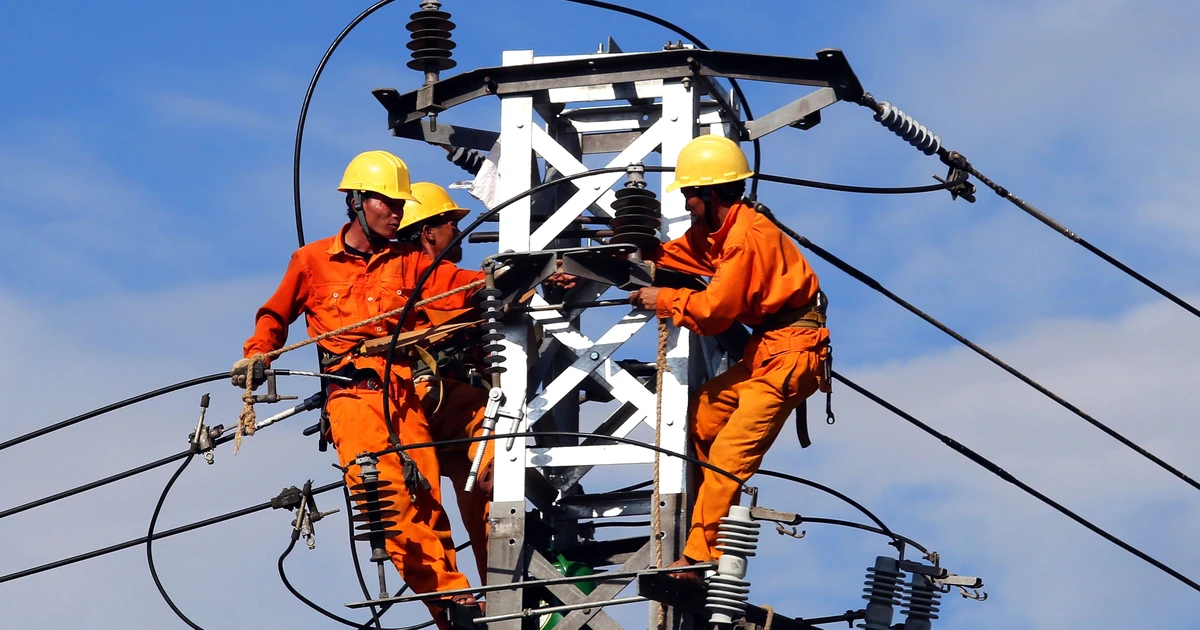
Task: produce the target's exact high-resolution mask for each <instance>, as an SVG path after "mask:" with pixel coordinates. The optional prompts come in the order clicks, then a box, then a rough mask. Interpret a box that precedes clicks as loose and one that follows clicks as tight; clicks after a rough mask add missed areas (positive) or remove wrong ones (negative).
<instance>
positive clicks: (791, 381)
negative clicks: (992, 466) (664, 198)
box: [630, 135, 829, 578]
mask: <svg viewBox="0 0 1200 630" xmlns="http://www.w3.org/2000/svg"><path fill="white" fill-rule="evenodd" d="M753 174H754V173H753V172H752V171H751V170H750V166H749V164H748V163H747V162H746V155H745V154H744V153H742V150H741V149H740V148H739V147H738V145H737V144H736V143H734V142H733V141H732V140H729V139H728V138H725V137H722V136H712V135H708V136H700V137H698V138H696V139H694V140H692V141H691V142H689V143H687V144H686V145H684V147H683V149H682V150H681V151H680V152H679V160H678V162H677V166H676V170H675V181H674V182H673V183H671V184H670V185H669V186H667V191H668V192H670V191H672V190H678V189H682V191H683V195H684V199H685V203H686V205H687V209H688V211H689V212H690V213H691V215H692V226H691V227H690V228H689V229H688V231H687V233H685V234H684V235H683V236H682V237H681V238H677V239H675V240H673V241H670V242H667V243H663V244H662V246H661V249H660V251H659V253H658V255H657V256H656V257H654V258H655V259H656V261H657V263H658V264H659V265H661V266H663V267H667V268H671V269H675V270H678V271H683V272H687V273H692V274H696V275H703V276H710V277H711V280H710V282H709V283H708V286H707V288H705V289H704V290H702V291H699V290H693V289H671V288H657V287H648V288H643V289H639V290H638V291H635V292H633V293H632V294H631V295H630V299H631V301H632V302H633V303H634V304H636V305H640V306H641V307H642V308H645V309H647V310H652V311H654V312H655V313H656V314H657V315H658V317H659V318H663V319H670V320H671V321H673V322H674V323H675V325H676V326H684V327H687V328H688V329H689V330H691V331H693V332H695V333H696V334H698V335H716V334H719V333H722V332H724V331H725V330H727V329H728V328H729V327H730V326H731V325H732V324H733V323H734V322H740V323H742V324H746V325H748V326H750V327H751V329H752V331H753V333H754V334H753V336H752V337H751V338H750V341H749V343H748V344H747V346H746V349H745V352H744V354H743V356H742V358H741V360H740V361H738V362H737V363H736V364H734V365H733V366H732V367H730V368H729V369H728V370H727V371H726V372H724V373H723V374H720V375H719V376H716V377H714V378H712V379H711V380H709V381H708V382H707V383H705V384H704V385H702V386H701V387H700V388H699V391H697V392H696V395H695V396H694V398H693V400H692V404H691V410H690V411H691V414H690V415H691V422H690V424H689V432H690V438H691V440H692V444H693V446H694V447H695V451H696V456H697V457H698V458H699V459H700V460H701V461H704V462H707V463H710V464H712V465H713V466H716V467H718V468H722V469H724V470H727V471H729V472H731V473H733V474H734V475H736V476H737V477H739V478H740V479H742V480H746V479H748V478H750V476H752V475H753V474H754V473H755V472H757V471H758V468H759V466H760V465H761V463H762V459H763V456H764V455H766V452H767V449H768V448H770V446H771V444H772V443H773V442H774V441H775V437H776V436H777V435H778V434H779V430H780V428H781V427H782V426H783V424H784V421H785V420H787V417H788V415H789V414H790V413H791V412H792V411H793V410H795V409H796V407H798V406H799V405H800V404H801V403H803V402H804V400H805V399H806V398H808V397H809V396H810V395H812V394H813V393H814V392H815V391H817V389H818V387H820V388H822V389H825V388H826V385H825V377H824V374H823V368H824V365H823V362H824V361H826V360H827V359H828V356H829V331H828V330H827V329H826V328H825V326H824V319H825V316H824V313H823V311H824V304H823V302H824V296H823V294H821V293H820V286H819V284H818V282H817V276H816V275H815V274H814V273H813V271H812V269H811V268H810V267H809V266H808V262H807V261H805V260H804V257H803V256H801V255H800V251H799V250H798V249H797V248H796V246H795V244H793V243H792V241H791V240H790V239H788V237H787V236H786V235H784V234H783V233H782V232H781V231H780V230H779V228H778V227H776V226H775V224H773V223H772V222H771V221H770V220H769V219H768V218H766V217H764V216H762V215H760V214H759V213H757V212H755V210H754V208H752V207H751V206H749V205H747V203H746V202H744V201H742V195H743V194H744V192H745V189H746V183H745V180H746V179H747V178H749V177H751V176H752V175H753ZM738 501H739V487H738V484H737V483H735V482H733V481H732V480H730V479H728V478H727V477H724V476H722V475H719V474H717V473H715V472H712V471H710V470H708V469H703V470H702V471H701V481H700V485H699V491H698V493H697V495H696V505H695V507H694V508H693V510H692V522H691V528H690V530H689V532H688V538H687V545H686V546H685V547H684V550H683V557H682V558H680V559H679V560H677V561H676V562H675V563H673V564H672V565H671V566H676V567H678V566H687V565H691V564H694V563H696V562H708V561H710V560H713V559H714V557H716V556H719V555H720V552H718V551H717V550H716V547H717V528H718V526H719V525H720V519H721V517H723V516H726V515H728V513H729V508H730V507H731V506H732V505H734V504H735V503H737V502H738ZM680 575H681V576H691V577H693V578H695V577H698V576H695V575H694V574H691V573H683V574H680Z"/></svg>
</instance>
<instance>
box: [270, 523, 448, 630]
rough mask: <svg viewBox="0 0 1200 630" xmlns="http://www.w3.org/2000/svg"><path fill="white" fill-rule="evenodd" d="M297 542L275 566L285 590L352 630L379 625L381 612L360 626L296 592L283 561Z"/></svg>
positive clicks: (416, 628) (413, 627) (409, 628)
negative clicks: (352, 629)
mask: <svg viewBox="0 0 1200 630" xmlns="http://www.w3.org/2000/svg"><path fill="white" fill-rule="evenodd" d="M297 540H299V536H296V535H293V536H292V537H291V540H290V541H289V542H288V546H287V549H284V550H283V553H282V554H280V556H279V561H278V562H277V563H276V565H275V566H276V567H277V568H278V569H279V579H280V580H282V581H283V586H284V588H286V589H287V590H288V592H289V593H291V594H292V596H293V597H295V598H296V599H298V600H300V601H301V602H303V603H304V605H306V606H308V607H309V608H311V609H313V610H315V611H317V612H318V613H321V614H322V615H324V616H325V617H327V618H328V619H331V620H333V621H336V622H338V623H340V624H342V625H344V626H350V627H351V628H356V629H357V630H366V629H367V628H369V627H370V626H371V624H373V623H374V624H376V625H378V623H379V614H383V613H382V612H380V613H379V614H373V615H372V616H371V618H370V619H368V620H367V622H366V623H361V624H360V623H358V622H357V621H351V620H349V619H346V618H345V617H342V616H340V615H337V614H335V613H333V612H330V611H329V610H327V609H325V608H323V607H321V606H320V605H318V604H317V603H316V602H313V601H312V600H311V599H309V598H307V597H305V596H304V594H303V593H301V592H300V591H298V590H296V587H295V586H292V582H291V581H290V580H288V576H287V572H286V571H284V570H283V561H284V560H285V559H286V558H287V557H288V554H290V553H292V549H294V548H295V547H296V541H297ZM407 588H408V585H407V584H405V585H404V589H407ZM404 589H401V591H400V593H397V594H396V595H395V596H396V597H399V596H400V594H401V593H403V592H404ZM372 608H374V607H372ZM384 610H387V609H386V608H385V609H384ZM434 623H435V621H434V620H433V619H430V620H429V621H426V622H424V623H418V624H415V625H411V626H405V627H402V628H384V629H383V630H420V629H421V628H428V627H429V626H432V625H433V624H434Z"/></svg>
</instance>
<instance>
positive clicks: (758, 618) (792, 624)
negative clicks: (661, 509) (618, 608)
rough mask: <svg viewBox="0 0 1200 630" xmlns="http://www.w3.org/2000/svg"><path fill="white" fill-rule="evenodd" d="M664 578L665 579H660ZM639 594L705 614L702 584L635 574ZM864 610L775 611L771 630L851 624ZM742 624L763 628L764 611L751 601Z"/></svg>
mask: <svg viewBox="0 0 1200 630" xmlns="http://www.w3.org/2000/svg"><path fill="white" fill-rule="evenodd" d="M663 578H665V579H663ZM638 594H639V595H641V596H643V597H646V598H648V599H652V600H654V601H656V602H659V603H662V604H666V605H668V606H674V607H677V608H679V609H680V610H684V611H687V612H690V613H692V614H694V615H699V616H701V617H703V616H706V615H707V614H708V613H707V611H706V610H705V608H704V598H705V594H706V591H705V589H704V587H703V586H698V585H692V584H689V583H686V582H684V581H683V580H678V579H675V578H671V577H667V576H659V575H653V574H645V575H642V576H639V577H638ZM865 612H866V611H864V610H861V609H860V610H847V611H846V612H845V613H843V614H840V615H830V616H827V617H812V618H807V619H806V618H801V617H788V616H787V615H783V614H780V613H778V612H776V613H775V614H774V616H773V617H772V619H771V627H772V628H773V629H774V630H820V628H818V627H817V626H820V625H823V624H827V623H838V622H845V623H851V622H854V621H857V620H859V619H863V618H864V617H865V616H866V615H865ZM745 623H747V624H750V625H753V626H758V627H759V628H762V627H765V626H766V623H767V611H766V609H765V608H761V607H759V606H755V605H753V604H747V605H746V616H745Z"/></svg>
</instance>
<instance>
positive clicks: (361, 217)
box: [351, 190, 387, 245]
mask: <svg viewBox="0 0 1200 630" xmlns="http://www.w3.org/2000/svg"><path fill="white" fill-rule="evenodd" d="M351 196H352V197H353V201H352V203H353V204H354V216H356V217H358V226H359V227H360V228H362V231H363V236H366V237H367V240H368V241H370V243H371V244H372V245H381V244H384V243H386V242H387V239H386V238H384V237H382V236H380V235H378V234H376V233H374V232H372V231H371V227H370V226H369V225H367V212H366V210H364V209H363V195H362V191H361V190H355V191H352V193H351Z"/></svg>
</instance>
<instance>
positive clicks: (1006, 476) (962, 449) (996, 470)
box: [833, 371, 1200, 591]
mask: <svg viewBox="0 0 1200 630" xmlns="http://www.w3.org/2000/svg"><path fill="white" fill-rule="evenodd" d="M833 377H834V378H835V379H837V380H838V381H840V382H842V383H844V384H845V385H846V386H847V387H849V388H850V389H853V390H854V391H856V392H858V393H859V394H861V395H863V396H864V397H866V398H867V399H868V400H870V401H872V402H874V403H875V404H877V405H879V406H881V407H883V408H884V409H887V410H888V411H890V412H892V413H894V414H896V415H897V416H900V417H901V418H903V419H905V420H907V421H908V422H909V423H910V424H912V425H913V426H915V427H917V428H918V429H920V430H922V431H924V432H925V433H928V434H929V435H931V436H933V437H935V438H937V439H938V440H939V441H941V442H942V443H943V444H945V445H946V446H948V447H950V448H951V449H953V450H954V451H956V452H957V453H958V454H960V455H962V456H964V457H966V458H967V459H969V460H971V461H972V462H974V463H976V464H978V465H979V466H981V467H983V468H984V469H985V470H987V471H988V472H990V473H992V474H994V475H996V476H997V477H1000V478H1001V479H1003V480H1005V481H1007V482H1008V483H1011V484H1013V485H1014V486H1016V487H1018V488H1020V489H1021V490H1023V491H1025V493H1026V494H1029V495H1030V496H1032V497H1033V498H1035V499H1037V500H1039V501H1041V502H1042V503H1045V504H1046V505H1048V506H1050V507H1052V508H1054V509H1055V510H1057V511H1058V512H1059V513H1060V514H1062V515H1064V516H1066V517H1067V518H1070V519H1071V520H1073V521H1075V522H1076V523H1079V524H1080V525H1083V526H1084V527H1086V528H1088V529H1089V530H1091V531H1092V532H1094V533H1096V534H1098V535H1099V536H1100V537H1102V538H1104V539H1105V540H1107V541H1108V542H1111V543H1113V544H1114V545H1116V546H1118V547H1120V548H1122V549H1124V550H1125V551H1128V552H1129V553H1131V554H1133V555H1135V556H1137V557H1138V558H1141V559H1142V560H1144V561H1146V562H1147V563H1149V564H1150V565H1152V566H1153V567H1155V568H1156V569H1159V570H1160V571H1162V572H1164V573H1166V574H1167V575H1170V576H1171V577H1173V578H1175V579H1177V580H1179V581H1180V582H1183V583H1184V584H1186V585H1188V586H1190V587H1192V588H1193V589H1195V590H1197V591H1200V584H1197V583H1196V582H1195V581H1193V580H1192V579H1191V578H1188V577H1187V576H1185V575H1183V574H1182V573H1180V572H1178V571H1176V570H1175V569H1172V568H1171V567H1169V566H1167V565H1165V564H1163V563H1162V562H1159V561H1158V560H1156V559H1154V558H1153V557H1151V556H1150V555H1149V554H1146V553H1145V552H1143V551H1141V550H1139V549H1138V548H1136V547H1134V546H1133V545H1130V544H1129V543H1127V542H1125V541H1124V540H1121V539H1120V538H1117V537H1116V536H1114V535H1112V534H1110V533H1108V532H1107V531H1105V530H1103V529H1101V528H1100V527H1099V526H1097V525H1095V524H1093V523H1092V522H1091V521H1088V520H1087V519H1085V518H1083V517H1082V516H1079V515H1078V514H1076V513H1074V512H1072V511H1071V510H1069V509H1067V508H1066V507H1063V505H1062V504H1060V503H1058V502H1057V501H1055V500H1053V499H1051V498H1050V497H1048V496H1046V495H1044V494H1042V493H1041V492H1038V491H1037V490H1035V489H1033V488H1032V487H1030V486H1029V485H1028V484H1026V483H1025V482H1023V481H1021V480H1020V479H1017V478H1016V477H1014V476H1012V474H1011V473H1009V472H1008V471H1006V470H1004V469H1003V468H1001V467H999V466H997V465H996V464H995V463H993V462H991V461H990V460H988V459H987V458H985V457H983V456H982V455H980V454H979V453H976V452H975V451H973V450H971V449H969V448H967V447H966V446H963V445H962V444H961V443H959V442H958V441H956V440H955V439H953V438H951V437H949V436H947V435H945V434H944V433H941V432H939V431H937V430H936V429H934V428H933V427H931V426H929V425H927V424H925V423H924V422H921V421H920V420H918V419H916V418H915V417H913V416H912V415H910V414H908V413H906V412H905V411H904V410H902V409H900V408H899V407H896V406H895V405H893V404H891V403H890V402H888V401H886V400H884V399H883V398H881V397H879V396H877V395H876V394H874V393H872V392H870V391H868V390H867V389H865V388H863V387H862V386H860V385H858V384H857V383H855V382H854V381H851V380H850V379H848V378H846V377H845V376H842V375H841V374H839V373H838V372H836V371H835V372H834V373H833Z"/></svg>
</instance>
